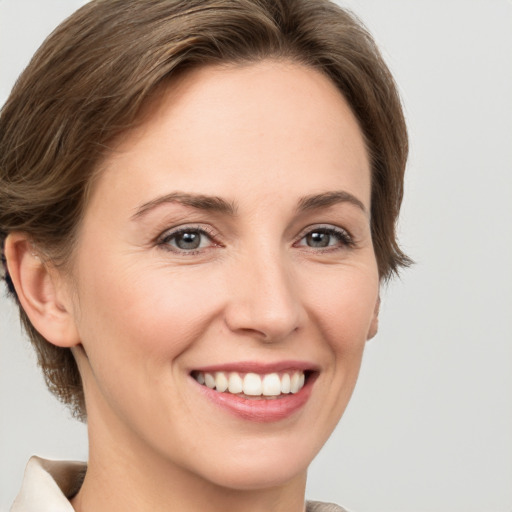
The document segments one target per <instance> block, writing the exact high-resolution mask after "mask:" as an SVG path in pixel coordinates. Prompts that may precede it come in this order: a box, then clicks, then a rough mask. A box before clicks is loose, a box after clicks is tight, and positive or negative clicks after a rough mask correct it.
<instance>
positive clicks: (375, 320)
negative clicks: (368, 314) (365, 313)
mask: <svg viewBox="0 0 512 512" xmlns="http://www.w3.org/2000/svg"><path fill="white" fill-rule="evenodd" d="M379 311H380V295H379V296H378V297H377V302H376V303H375V309H374V310H373V317H372V321H371V323H370V329H368V337H367V338H366V339H367V340H371V339H372V338H373V337H374V336H375V335H376V334H377V331H378V330H379Z"/></svg>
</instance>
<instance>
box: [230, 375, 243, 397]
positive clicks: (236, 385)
mask: <svg viewBox="0 0 512 512" xmlns="http://www.w3.org/2000/svg"><path fill="white" fill-rule="evenodd" d="M243 389H244V388H243V382H242V377H240V375H239V374H238V373H236V372H231V373H230V374H229V386H228V390H229V392H230V393H233V395H238V393H241V392H242V391H243Z"/></svg>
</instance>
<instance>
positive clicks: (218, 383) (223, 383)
mask: <svg viewBox="0 0 512 512" xmlns="http://www.w3.org/2000/svg"><path fill="white" fill-rule="evenodd" d="M215 389H216V390H217V391H220V392H221V393H222V392H223V391H226V389H228V379H227V378H226V374H225V373H224V372H217V373H216V374H215Z"/></svg>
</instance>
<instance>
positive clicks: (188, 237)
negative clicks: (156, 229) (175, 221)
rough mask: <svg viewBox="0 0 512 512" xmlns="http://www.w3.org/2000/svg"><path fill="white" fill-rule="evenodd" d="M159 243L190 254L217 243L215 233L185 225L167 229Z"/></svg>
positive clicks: (170, 248)
mask: <svg viewBox="0 0 512 512" xmlns="http://www.w3.org/2000/svg"><path fill="white" fill-rule="evenodd" d="M158 244H159V245H161V246H164V247H165V248H166V249H169V250H172V251H176V252H183V253H190V254H194V253H195V252H197V251H199V250H201V249H206V248H208V247H212V246H215V245H217V244H216V243H215V242H214V240H213V235H211V234H209V233H208V232H207V231H206V230H205V229H204V228H199V227H183V228H179V229H175V230H173V231H167V232H166V233H164V235H163V236H162V237H161V239H160V240H159V242H158Z"/></svg>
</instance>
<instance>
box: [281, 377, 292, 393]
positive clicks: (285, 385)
mask: <svg viewBox="0 0 512 512" xmlns="http://www.w3.org/2000/svg"><path fill="white" fill-rule="evenodd" d="M289 392H290V375H288V374H287V373H285V374H284V375H283V377H282V379H281V393H289Z"/></svg>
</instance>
